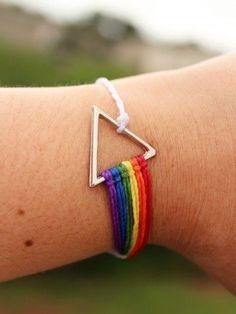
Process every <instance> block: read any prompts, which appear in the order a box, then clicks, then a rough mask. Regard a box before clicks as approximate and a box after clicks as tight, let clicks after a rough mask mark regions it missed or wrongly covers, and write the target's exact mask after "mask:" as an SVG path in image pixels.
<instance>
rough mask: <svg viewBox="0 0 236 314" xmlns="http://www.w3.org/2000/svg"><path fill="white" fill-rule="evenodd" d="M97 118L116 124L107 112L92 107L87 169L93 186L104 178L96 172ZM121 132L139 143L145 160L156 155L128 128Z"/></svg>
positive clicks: (90, 183) (154, 151)
mask: <svg viewBox="0 0 236 314" xmlns="http://www.w3.org/2000/svg"><path fill="white" fill-rule="evenodd" d="M99 118H103V119H105V120H107V121H108V122H111V123H112V124H114V125H115V126H118V123H117V122H116V120H114V119H112V118H111V117H110V116H108V114H106V113H105V112H104V111H103V110H101V109H100V108H98V107H97V106H96V105H93V107H92V121H91V122H92V124H91V144H90V145H91V146H90V171H89V186H90V187H94V186H96V185H98V184H100V183H102V182H104V181H105V179H104V178H103V177H102V176H98V174H97V157H98V126H99ZM122 134H125V135H127V136H128V137H129V138H130V139H131V140H132V141H133V142H136V143H137V144H140V146H141V147H142V148H143V149H144V150H145V153H144V155H143V156H144V158H145V159H146V160H147V159H149V158H152V157H154V156H155V155H156V150H155V149H154V148H153V147H152V146H150V145H149V144H148V143H146V142H145V141H144V140H142V139H141V138H140V137H138V136H137V135H135V134H134V133H133V132H131V131H130V130H129V129H126V128H125V129H124V131H123V132H122Z"/></svg>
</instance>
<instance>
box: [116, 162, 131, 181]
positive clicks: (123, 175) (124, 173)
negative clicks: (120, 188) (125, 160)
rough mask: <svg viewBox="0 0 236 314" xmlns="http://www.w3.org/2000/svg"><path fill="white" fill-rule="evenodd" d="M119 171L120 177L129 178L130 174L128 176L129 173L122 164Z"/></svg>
mask: <svg viewBox="0 0 236 314" xmlns="http://www.w3.org/2000/svg"><path fill="white" fill-rule="evenodd" d="M118 169H119V171H120V175H121V177H122V178H128V176H129V174H128V171H127V169H126V167H125V166H124V165H122V164H121V165H119V166H118Z"/></svg>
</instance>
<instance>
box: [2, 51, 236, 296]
mask: <svg viewBox="0 0 236 314" xmlns="http://www.w3.org/2000/svg"><path fill="white" fill-rule="evenodd" d="M113 83H114V85H115V86H116V88H117V90H118V91H119V94H120V96H121V97H122V99H123V100H124V102H125V105H126V110H127V112H128V113H129V115H130V123H129V126H128V127H129V128H130V129H131V130H132V131H133V132H134V133H136V134H137V135H139V136H140V137H141V138H143V139H144V140H146V141H147V142H148V143H150V144H151V145H153V146H154V147H155V148H156V149H157V156H156V157H155V158H153V159H151V160H150V161H148V164H149V166H150V169H151V173H152V180H153V222H152V229H151V235H150V243H153V244H160V245H163V246H166V247H168V248H170V249H172V250H175V251H177V252H179V253H180V254H182V255H184V256H186V257H187V258H188V259H190V260H192V261H193V262H194V263H196V264H198V265H199V266H200V267H202V268H203V269H204V270H205V271H206V272H208V273H209V274H210V275H212V276H214V277H215V278H216V279H218V280H219V281H220V282H221V283H223V284H224V285H225V286H226V287H227V288H228V289H229V290H231V291H232V292H234V293H236V268H235V264H236V250H235V248H236V128H235V126H236V92H235V85H236V55H235V54H231V55H226V56H222V57H219V58H215V59H212V60H210V61H208V62H204V63H201V64H197V65H195V66H192V67H188V68H184V69H180V70H176V71H168V72H160V73H149V74H144V75H139V76H134V77H127V78H123V79H119V80H115V81H113ZM0 99H1V103H0V149H1V154H0V171H1V175H0V209H1V210H0V221H1V225H0V234H1V237H0V247H1V252H0V280H1V281H4V280H9V279H13V278H16V277H19V276H23V275H27V274H31V273H35V272H39V271H43V270H46V269H51V268H54V267H58V266H61V265H64V264H67V263H71V262H73V261H77V260H81V259H84V258H87V257H89V256H93V255H96V254H100V253H102V252H106V251H109V250H111V249H112V245H113V244H112V226H111V219H110V213H109V201H108V196H107V191H106V188H105V186H104V185H103V184H101V185H99V186H97V187H95V188H89V187H88V172H89V146H90V118H91V106H92V105H93V104H96V105H98V106H99V107H100V108H102V109H103V110H104V111H106V112H107V113H108V114H109V115H111V116H112V117H116V116H117V112H116V108H115V106H114V104H113V102H112V99H111V97H110V95H109V94H108V93H107V91H106V90H105V89H104V87H103V86H98V85H94V84H91V85H83V86H77V87H57V88H1V89H0ZM99 135H100V140H99V145H100V147H99V158H98V161H99V169H100V170H102V169H106V168H108V167H110V166H112V165H116V164H117V163H119V162H120V161H122V160H125V159H127V158H130V157H131V156H134V155H136V154H138V153H140V148H139V147H136V145H134V144H132V143H131V142H130V141H129V140H127V138H125V137H124V136H122V135H117V133H116V132H115V131H114V128H113V127H111V126H110V125H109V124H108V123H106V122H104V121H101V127H100V133H99ZM157 267H158V266H157Z"/></svg>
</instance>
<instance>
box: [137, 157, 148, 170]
mask: <svg viewBox="0 0 236 314" xmlns="http://www.w3.org/2000/svg"><path fill="white" fill-rule="evenodd" d="M137 160H138V162H139V165H140V167H141V168H142V169H146V168H147V166H148V165H147V162H146V160H145V158H144V157H143V156H142V155H141V156H138V157H137Z"/></svg>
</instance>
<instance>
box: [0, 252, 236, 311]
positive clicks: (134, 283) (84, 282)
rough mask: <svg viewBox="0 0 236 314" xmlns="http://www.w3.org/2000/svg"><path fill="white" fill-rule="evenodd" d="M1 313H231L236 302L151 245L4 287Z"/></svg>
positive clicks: (180, 260)
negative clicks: (125, 257) (133, 254)
mask: <svg viewBox="0 0 236 314" xmlns="http://www.w3.org/2000/svg"><path fill="white" fill-rule="evenodd" d="M152 257H153V259H152ZM0 309H2V310H3V309H4V312H3V313H4V314H8V313H11V314H21V313H22V314H28V313H29V314H31V313H33V314H41V313H42V314H43V313H57V314H75V313H77V314H78V313H83V314H84V313H91V314H93V313H94V314H110V313H112V314H120V313H123V314H126V313H127V314H132V313H134V314H139V313H140V314H143V313H149V314H152V313H153V314H154V313H155V314H156V313H162V314H177V313H181V314H199V313H201V314H210V313H214V314H234V313H235V312H236V299H235V298H234V297H233V296H231V295H230V293H228V292H227V291H225V290H224V289H223V288H221V287H219V286H218V285H216V284H215V283H214V282H213V281H211V280H209V279H207V278H206V277H205V276H204V275H203V274H202V273H201V272H200V271H199V270H198V269H197V268H196V267H194V266H193V265H192V264H190V263H189V262H187V261H186V260H184V259H183V258H181V257H179V256H177V255H176V254H174V253H171V252H169V251H167V250H166V249H162V248H156V247H150V248H149V249H147V250H145V252H144V253H143V254H141V255H140V256H138V257H137V258H135V259H133V260H130V261H120V260H117V259H115V258H114V257H112V256H109V255H103V256H100V257H96V258H92V259H89V260H87V261H82V262H79V263H76V264H73V265H71V266H67V267H64V268H61V269H58V270H53V271H49V272H46V273H43V274H37V275H34V276H30V277H26V278H23V279H18V280H15V281H12V282H7V283H2V284H1V285H0ZM0 313H2V312H0Z"/></svg>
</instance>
